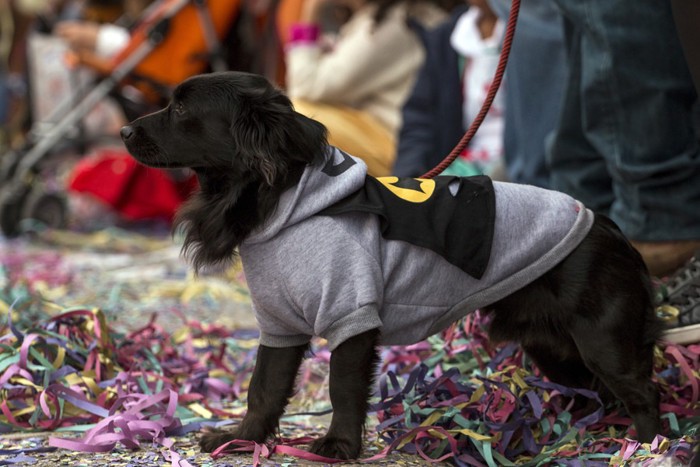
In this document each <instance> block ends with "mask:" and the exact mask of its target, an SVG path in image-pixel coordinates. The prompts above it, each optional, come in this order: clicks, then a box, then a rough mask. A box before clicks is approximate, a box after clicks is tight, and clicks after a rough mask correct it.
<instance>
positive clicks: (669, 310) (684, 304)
mask: <svg viewBox="0 0 700 467" xmlns="http://www.w3.org/2000/svg"><path fill="white" fill-rule="evenodd" d="M656 310H657V313H658V314H659V316H660V317H661V318H662V319H663V320H664V321H665V322H666V326H667V327H666V331H665V332H664V339H665V340H667V341H669V342H673V343H676V344H692V343H695V342H700V277H695V278H693V279H692V280H690V282H688V283H686V284H685V286H684V287H682V288H681V289H675V290H674V292H673V294H669V296H668V299H667V302H666V303H664V304H662V305H660V306H658V307H657V308H656Z"/></svg>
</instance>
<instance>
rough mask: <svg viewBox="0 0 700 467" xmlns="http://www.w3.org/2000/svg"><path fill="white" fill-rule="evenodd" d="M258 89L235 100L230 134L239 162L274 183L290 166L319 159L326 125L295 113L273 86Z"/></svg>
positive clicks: (268, 183) (289, 103)
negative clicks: (239, 158) (236, 101)
mask: <svg viewBox="0 0 700 467" xmlns="http://www.w3.org/2000/svg"><path fill="white" fill-rule="evenodd" d="M257 91H258V92H257V93H256V94H255V95H249V96H244V97H243V98H242V99H241V100H240V101H239V102H238V103H237V108H236V112H235V115H234V117H233V121H232V123H231V135H232V137H233V140H234V144H235V146H236V150H237V153H238V156H239V157H241V158H242V159H243V160H242V161H241V162H242V163H243V164H244V165H245V166H246V167H247V168H248V169H250V170H251V171H253V172H254V173H257V174H258V175H259V176H260V177H261V179H262V181H263V182H264V183H266V184H267V185H270V186H273V185H274V184H275V181H276V180H278V179H279V178H280V177H284V176H285V174H286V172H287V170H288V169H289V168H290V165H293V164H298V163H303V164H308V163H312V162H314V161H316V160H318V158H319V157H320V155H321V154H322V151H323V148H324V147H325V145H326V144H327V140H326V128H325V127H324V126H323V125H322V124H320V123H319V122H316V121H314V120H311V119H309V118H307V117H305V116H304V115H301V114H300V113H298V112H296V111H295V110H294V108H293V107H292V104H291V102H290V101H289V99H288V98H287V96H285V95H284V94H282V92H281V91H279V90H277V89H275V88H273V87H272V86H270V87H268V88H265V89H262V90H260V89H258V90H257Z"/></svg>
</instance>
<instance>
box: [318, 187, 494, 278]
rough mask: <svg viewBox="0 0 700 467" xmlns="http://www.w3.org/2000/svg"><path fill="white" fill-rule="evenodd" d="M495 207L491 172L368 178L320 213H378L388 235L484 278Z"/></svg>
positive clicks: (385, 233)
mask: <svg viewBox="0 0 700 467" xmlns="http://www.w3.org/2000/svg"><path fill="white" fill-rule="evenodd" d="M328 175H331V174H330V173H328ZM331 176H332V175H331ZM495 207H496V197H495V194H494V190H493V183H492V182H491V179H490V178H488V177H486V176H476V177H452V176H438V177H435V178H433V179H416V178H398V177H380V178H374V177H370V176H367V178H366V180H365V184H364V186H363V187H362V188H360V189H359V190H358V191H356V192H355V193H353V194H351V195H350V196H348V197H346V198H345V199H343V200H341V201H339V202H337V203H335V204H334V205H332V206H330V207H328V208H326V209H324V210H323V211H322V212H321V213H320V214H321V215H332V214H339V213H347V212H354V211H361V212H369V213H373V214H376V215H378V216H379V217H380V225H381V229H382V236H383V237H384V238H386V239H389V240H401V241H405V242H409V243H411V244H413V245H416V246H420V247H423V248H428V249H430V250H432V251H434V252H435V253H437V254H439V255H441V256H442V257H443V258H445V259H446V260H447V261H449V262H450V263H452V264H453V265H455V266H457V267H459V268H460V269H462V270H463V271H464V272H466V273H467V274H469V275H470V276H472V277H474V278H475V279H481V277H482V276H483V275H484V272H485V271H486V267H487V266H488V263H489V258H490V256H491V245H492V242H493V231H494V220H495Z"/></svg>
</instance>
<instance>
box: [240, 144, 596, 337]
mask: <svg viewBox="0 0 700 467" xmlns="http://www.w3.org/2000/svg"><path fill="white" fill-rule="evenodd" d="M366 176H367V168H366V165H365V164H364V163H363V162H362V161H361V160H360V159H356V158H354V157H352V156H349V155H347V154H345V153H343V152H342V151H340V150H338V149H335V148H332V149H331V150H330V151H329V152H328V153H327V155H326V160H325V163H323V164H321V165H318V166H309V167H307V169H306V170H305V171H304V173H303V175H302V177H301V179H300V181H299V183H298V184H297V185H295V186H294V187H292V188H290V189H289V190H287V191H286V192H285V193H283V195H282V196H281V198H280V202H279V205H278V208H277V210H276V211H275V213H274V214H273V215H272V216H271V218H270V219H269V220H268V221H267V222H266V223H265V224H264V225H263V226H262V227H261V228H260V229H258V230H257V231H255V232H254V233H253V234H251V235H250V236H249V237H248V238H247V239H246V240H245V241H244V242H243V243H242V244H241V245H240V256H241V260H242V262H243V268H244V271H245V274H246V279H247V282H248V285H249V288H250V292H251V297H252V301H253V308H254V310H255V313H256V318H257V320H258V324H259V327H260V330H261V336H260V342H261V344H263V345H267V346H270V347H286V346H293V345H301V344H304V343H306V342H308V341H309V340H310V339H311V337H312V336H320V337H323V338H326V339H327V340H328V343H329V347H330V349H331V350H332V349H334V348H335V347H337V346H338V345H339V344H340V343H342V342H343V341H345V340H346V339H348V338H350V337H352V336H355V335H357V334H360V333H362V332H365V331H368V330H370V329H374V328H380V330H381V336H382V340H381V342H382V343H383V344H387V345H394V344H399V345H405V344H412V343H415V342H417V341H420V340H422V339H424V338H426V337H428V336H430V335H432V334H434V333H436V332H438V331H440V330H441V329H443V328H444V327H446V326H448V325H449V324H450V323H452V322H454V321H456V320H458V319H460V318H462V317H463V316H465V315H466V314H467V313H469V312H472V311H474V310H476V309H478V308H480V307H483V306H485V305H488V304H491V303H494V302H495V301H497V300H500V299H501V298H504V297H506V296H507V295H510V294H511V293H513V292H515V291H516V290H518V289H520V288H522V287H524V286H526V285H527V284H529V283H530V282H532V281H534V280H535V279H537V278H538V277H540V276H541V275H543V274H544V273H546V272H547V271H548V270H550V269H551V268H553V267H554V266H556V265H557V264H558V263H559V262H560V261H561V260H563V259H564V258H565V257H566V256H567V255H568V254H569V253H570V252H571V251H573V249H574V248H575V247H576V246H577V245H578V244H579V243H580V242H581V241H582V240H583V238H584V237H585V236H586V234H587V233H588V231H589V230H590V227H591V225H592V224H593V217H594V216H593V213H592V212H591V211H590V210H588V209H586V208H585V207H584V206H583V205H582V204H581V203H580V202H578V201H576V200H574V199H573V198H571V197H569V196H568V195H565V194H562V193H558V192H553V191H549V190H544V189H541V188H537V187H532V186H527V185H517V184H511V183H499V182H494V183H493V192H494V194H495V219H494V222H493V232H492V233H493V240H492V242H491V243H490V244H491V245H492V247H491V254H490V258H489V260H488V265H487V266H486V268H485V271H484V273H483V275H482V276H481V277H480V278H476V277H473V276H471V275H469V274H467V273H466V272H464V270H462V269H460V268H459V267H457V266H455V265H454V264H452V263H450V262H449V261H447V260H446V259H445V258H443V257H442V256H441V255H439V254H437V253H435V252H434V251H432V250H430V249H427V248H423V247H421V246H417V245H414V244H411V243H408V242H405V241H401V240H388V239H386V238H383V237H382V235H381V227H380V219H379V216H377V215H375V214H371V213H367V212H360V211H358V212H344V213H340V214H334V215H327V214H325V213H324V211H325V210H326V209H327V208H329V207H331V206H333V205H335V204H336V203H338V202H339V201H341V200H344V199H345V198H347V197H348V196H350V195H352V194H353V193H356V192H357V191H358V190H360V189H361V188H362V187H363V186H364V184H365V179H366Z"/></svg>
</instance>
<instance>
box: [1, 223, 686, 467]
mask: <svg viewBox="0 0 700 467" xmlns="http://www.w3.org/2000/svg"><path fill="white" fill-rule="evenodd" d="M172 243H173V242H172V239H171V238H170V237H169V235H155V236H149V235H145V236H144V235H137V234H133V233H131V232H125V231H120V230H114V229H113V230H109V231H101V232H98V233H93V234H79V233H70V234H67V233H60V232H45V233H43V234H42V235H40V236H39V237H38V238H37V239H35V240H33V241H28V240H15V241H12V242H10V241H4V240H0V316H2V318H0V319H1V321H0V322H1V323H2V324H0V396H1V397H0V465H13V464H16V465H52V466H55V465H115V466H126V465H133V466H139V465H164V463H167V464H171V465H179V466H183V467H184V466H187V465H193V466H195V465H197V466H206V465H211V466H214V465H216V466H224V465H251V464H252V463H253V462H254V456H253V455H252V454H248V455H243V456H242V455H227V456H223V457H221V458H218V459H214V458H213V457H212V456H210V455H208V454H202V453H200V452H199V449H198V447H197V445H196V436H197V431H198V430H199V428H200V427H201V426H203V425H207V424H209V425H212V424H228V423H235V422H236V420H238V419H239V418H240V417H241V416H242V414H243V412H244V410H245V395H246V390H247V383H248V379H249V377H250V373H251V371H252V366H253V363H254V359H255V348H256V345H257V341H256V338H257V333H256V332H255V331H254V330H253V329H254V328H253V326H254V324H253V323H254V321H252V313H250V302H249V297H248V294H247V289H246V288H245V282H244V280H243V278H242V275H241V271H239V270H235V269H234V270H230V271H223V272H220V273H218V274H211V275H205V276H204V277H201V278H199V279H198V280H195V279H194V278H193V277H192V276H191V275H190V273H189V272H188V269H187V267H186V266H185V265H184V264H183V263H182V261H181V259H180V258H179V256H178V249H177V246H176V245H175V246H173V245H172ZM482 325H483V320H482V319H481V318H480V317H479V316H478V315H474V316H471V317H469V318H468V319H466V320H463V321H462V322H460V323H459V324H458V325H455V326H453V327H452V328H450V329H448V330H447V331H446V332H444V333H442V334H441V335H438V336H433V337H432V338H430V339H429V340H427V341H424V342H421V343H419V344H416V345H414V346H411V347H408V348H405V347H401V348H399V347H391V348H387V349H385V351H384V353H383V357H384V366H383V371H382V376H381V378H380V384H379V390H378V394H377V396H376V398H375V400H374V408H375V411H376V412H375V414H374V418H373V420H374V422H373V423H371V425H370V427H369V428H370V429H369V430H368V434H367V444H368V448H367V450H366V452H365V453H364V457H365V458H371V459H374V460H373V461H372V462H371V464H373V465H407V466H410V465H426V464H427V463H428V462H431V463H432V462H434V461H444V462H448V463H453V464H457V465H485V466H494V465H499V466H500V465H583V463H585V465H621V464H630V465H632V464H635V463H636V464H638V465H661V464H660V463H663V465H687V463H688V462H689V459H690V457H691V455H692V453H691V444H692V442H693V437H694V436H697V434H698V433H699V432H700V414H699V413H698V402H699V397H700V394H699V393H700V374H699V370H700V345H694V346H685V347H683V346H673V345H667V346H664V347H660V348H659V349H658V350H657V355H656V378H657V381H658V383H659V387H660V388H661V390H662V411H663V412H664V424H665V426H666V428H667V430H668V432H667V435H668V437H657V439H656V440H655V442H654V443H651V444H648V445H639V444H638V443H636V442H634V441H632V439H633V437H634V432H633V431H631V430H630V427H629V425H630V421H629V419H627V417H626V416H625V414H624V412H623V411H622V410H621V409H620V408H619V407H615V406H613V407H607V408H605V410H603V409H604V408H603V407H602V404H601V403H600V401H599V399H598V398H597V395H596V394H595V393H590V392H587V391H583V390H573V389H570V388H565V387H561V386H557V385H554V384H552V383H549V382H547V381H545V380H543V379H541V378H540V377H539V376H538V374H537V371H536V369H534V368H533V367H532V366H531V365H530V363H529V361H528V360H527V358H525V357H524V356H523V355H522V353H521V352H520V351H519V350H518V349H517V348H516V347H515V346H502V347H495V348H494V347H492V346H490V345H489V343H488V340H487V339H486V336H485V333H484V331H483V326H482ZM328 359H329V352H328V351H327V349H326V348H325V347H324V343H323V342H322V341H318V342H315V346H314V352H313V354H312V355H311V356H310V358H309V359H307V361H306V362H305V364H304V366H303V368H302V373H301V377H300V389H299V393H298V395H297V397H296V398H295V399H294V400H293V405H292V406H291V407H290V409H289V413H290V416H288V417H285V419H284V420H283V423H282V424H281V433H280V436H281V438H282V439H283V440H290V441H289V442H287V443H281V444H280V443H278V444H277V445H276V446H275V445H271V446H270V449H273V450H274V449H275V448H277V451H276V453H274V454H272V456H271V458H270V459H266V458H265V456H264V455H262V456H261V457H260V465H289V466H295V465H308V462H307V461H305V460H303V459H301V460H300V458H299V457H298V456H297V455H296V454H298V453H296V451H293V449H292V448H293V447H294V446H292V444H294V442H295V441H294V440H296V441H299V440H300V439H301V440H303V439H304V437H306V436H319V435H321V434H322V433H323V432H324V430H325V428H326V427H327V426H328V422H329V416H328V415H327V409H328V408H329V406H328V402H327V401H328V397H327V390H328V388H327V362H328ZM574 398H577V399H578V400H581V399H583V400H584V401H588V402H589V404H588V408H587V409H586V410H577V409H575V408H574V406H573V405H572V404H573V401H574ZM294 414H298V415H294ZM252 448H255V446H252ZM258 448H259V449H260V447H258ZM288 453H294V454H295V455H290V454H288ZM262 454H264V453H262ZM358 465H360V464H358Z"/></svg>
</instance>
